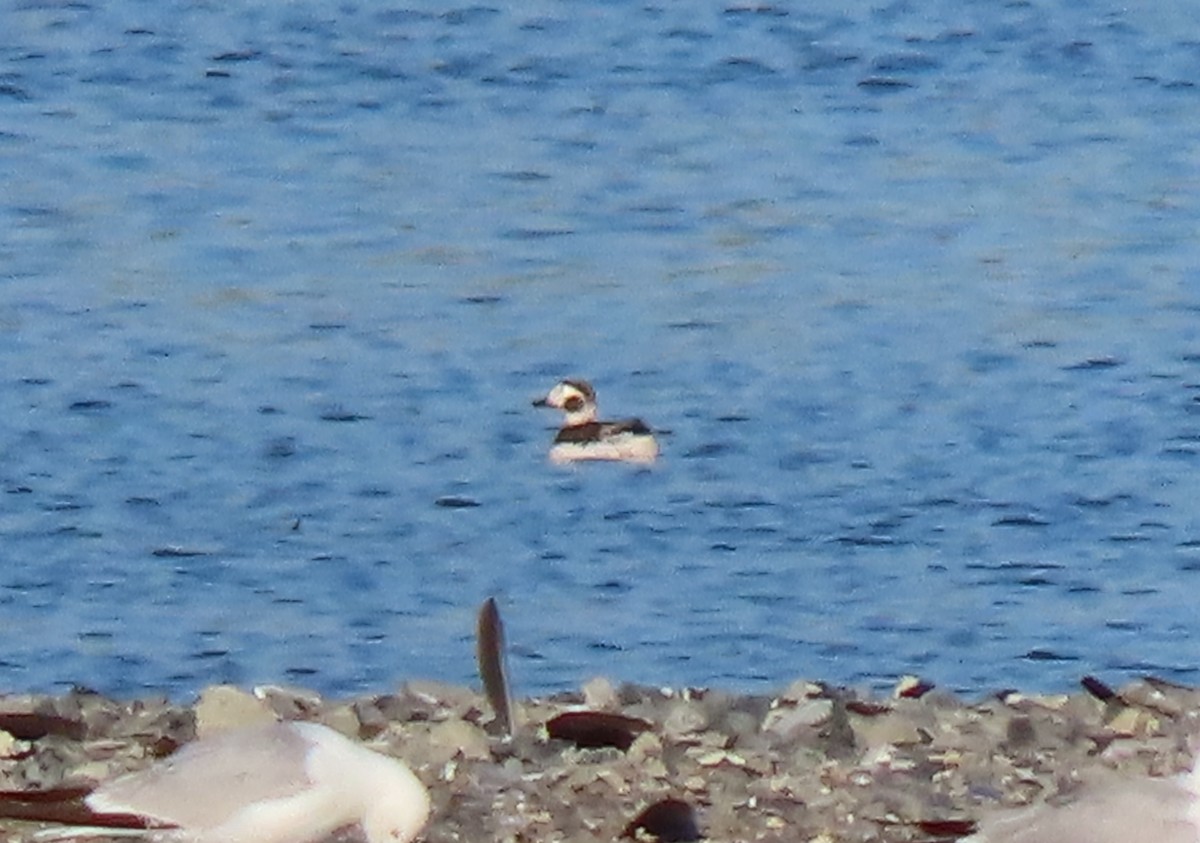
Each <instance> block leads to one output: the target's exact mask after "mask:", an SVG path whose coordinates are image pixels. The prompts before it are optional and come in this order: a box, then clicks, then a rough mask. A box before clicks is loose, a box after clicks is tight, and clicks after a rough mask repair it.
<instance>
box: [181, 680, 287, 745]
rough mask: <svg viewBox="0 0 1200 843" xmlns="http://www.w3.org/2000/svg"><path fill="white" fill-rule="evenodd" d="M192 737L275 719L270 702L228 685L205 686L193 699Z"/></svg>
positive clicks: (205, 735)
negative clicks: (196, 697) (194, 732)
mask: <svg viewBox="0 0 1200 843" xmlns="http://www.w3.org/2000/svg"><path fill="white" fill-rule="evenodd" d="M195 713H196V737H198V738H203V737H207V736H208V735H213V734H216V733H218V732H227V731H229V730H230V729H237V728H241V727H242V726H253V725H254V724H256V723H269V722H271V721H273V720H276V719H278V718H277V717H276V716H275V712H274V711H272V710H271V706H270V705H268V704H267V703H266V702H265V701H263V700H260V699H259V698H258V697H256V696H254V695H253V694H248V693H246V692H245V691H243V690H241V689H240V688H235V687H234V686H232V685H214V686H213V687H211V688H206V689H205V690H204V692H203V693H201V694H200V699H199V700H197V701H196V705H195Z"/></svg>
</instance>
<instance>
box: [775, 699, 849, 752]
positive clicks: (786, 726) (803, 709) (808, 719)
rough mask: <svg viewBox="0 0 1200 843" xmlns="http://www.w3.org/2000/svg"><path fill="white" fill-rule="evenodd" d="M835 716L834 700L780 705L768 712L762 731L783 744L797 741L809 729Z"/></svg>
mask: <svg viewBox="0 0 1200 843" xmlns="http://www.w3.org/2000/svg"><path fill="white" fill-rule="evenodd" d="M831 714H833V700H830V699H824V698H821V699H811V700H805V701H804V702H801V703H799V704H797V705H780V706H779V707H778V708H773V709H771V710H770V711H768V712H767V716H766V717H764V718H763V723H762V731H763V732H764V733H766V734H767V735H769V736H771V737H773V738H774V739H776V740H777V741H780V742H782V743H788V742H790V741H793V740H795V739H796V738H797V737H799V735H800V734H801V733H802V732H804V731H805V730H807V729H812V728H814V727H816V726H820V725H821V724H822V723H824V722H826V721H827V720H828V719H829V717H830V715H831Z"/></svg>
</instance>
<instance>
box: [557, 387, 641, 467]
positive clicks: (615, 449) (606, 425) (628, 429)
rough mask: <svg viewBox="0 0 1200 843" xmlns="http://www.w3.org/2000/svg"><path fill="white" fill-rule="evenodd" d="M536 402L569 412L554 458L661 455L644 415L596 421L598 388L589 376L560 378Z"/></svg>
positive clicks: (561, 460) (634, 459) (636, 458)
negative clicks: (569, 378) (582, 378)
mask: <svg viewBox="0 0 1200 843" xmlns="http://www.w3.org/2000/svg"><path fill="white" fill-rule="evenodd" d="M533 405H534V406H535V407H555V408H557V409H559V410H562V411H563V412H564V413H565V414H566V419H565V420H564V421H563V426H562V428H561V429H560V430H559V431H558V435H557V436H555V437H554V445H553V447H551V448H550V461H551V462H556V463H565V462H577V461H579V460H624V461H627V462H654V460H655V458H657V457H658V441H657V440H656V439H655V438H654V433H653V431H651V430H650V428H649V427H647V426H646V424H645V422H643V421H642V420H641V419H622V420H620V421H596V390H594V389H592V385H591V384H590V383H588V382H587V381H585V380H565V381H559V382H558V383H557V384H555V385H554V388H553V389H551V390H550V392H549V393H547V394H546V397H545V398H539V399H538V400H536V401H534V402H533Z"/></svg>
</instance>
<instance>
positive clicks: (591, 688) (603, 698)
mask: <svg viewBox="0 0 1200 843" xmlns="http://www.w3.org/2000/svg"><path fill="white" fill-rule="evenodd" d="M619 703H620V701H619V699H618V697H617V689H616V688H614V687H613V684H612V682H610V681H609V680H608V679H607V678H606V677H604V676H596V677H594V678H592V679H589V680H588V681H587V682H585V683H584V684H583V704H584V705H585V706H587V707H588V708H589V709H591V710H592V711H615V710H616V709H617V707H618V705H619Z"/></svg>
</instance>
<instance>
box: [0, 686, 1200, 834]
mask: <svg viewBox="0 0 1200 843" xmlns="http://www.w3.org/2000/svg"><path fill="white" fill-rule="evenodd" d="M581 712H582V713H581ZM563 715H567V716H565V717H564V716H563ZM277 718H283V719H298V720H313V721H319V722H322V723H325V724H326V725H328V726H331V727H332V728H334V729H337V730H338V731H340V732H342V733H344V734H347V735H350V736H353V737H356V738H358V739H360V740H363V741H364V742H366V743H367V744H368V745H369V746H372V747H374V748H376V749H379V750H380V751H383V752H386V753H388V754H392V755H396V756H398V757H401V758H403V759H404V760H405V761H407V762H408V764H409V766H411V767H412V769H413V770H414V772H416V774H417V775H418V776H419V777H420V778H421V780H422V781H423V782H424V783H425V784H426V786H427V787H428V788H429V791H430V794H431V795H432V798H433V803H434V809H433V815H432V817H431V820H430V822H429V825H428V827H427V828H426V830H425V833H424V835H423V839H424V840H426V841H429V843H443V842H445V843H449V841H472V843H476V842H477V841H481V840H495V841H514V842H515V841H556V840H563V841H567V840H569V841H584V840H587V841H592V840H596V841H600V840H604V841H611V840H617V839H619V838H621V837H622V836H626V837H633V838H641V839H656V838H657V839H663V840H688V839H696V838H697V837H703V838H705V839H709V840H714V841H726V840H728V841H734V840H736V841H752V840H753V841H821V843H824V841H830V843H832V841H921V840H951V839H955V838H956V837H959V836H962V835H963V834H966V833H968V832H969V831H970V829H971V827H972V822H973V820H975V819H977V818H978V817H980V816H981V815H984V814H986V813H987V812H989V811H996V810H1003V809H1004V808H1006V807H1009V806H1018V805H1026V804H1031V803H1036V802H1041V801H1047V800H1049V801H1052V802H1053V801H1057V800H1069V799H1070V798H1071V794H1072V793H1073V792H1074V791H1075V790H1076V789H1077V788H1079V787H1080V786H1081V785H1084V784H1086V783H1088V782H1090V781H1093V780H1096V779H1101V778H1104V777H1107V776H1113V775H1129V776H1141V775H1169V774H1172V773H1175V772H1178V771H1180V770H1183V769H1186V768H1187V767H1188V766H1189V765H1190V762H1191V750H1190V749H1189V739H1190V738H1192V737H1194V736H1195V735H1198V734H1200V728H1197V722H1198V718H1200V691H1197V690H1196V689H1192V688H1186V687H1180V686H1177V685H1173V684H1170V683H1167V682H1162V681H1159V680H1155V679H1149V678H1148V679H1145V680H1142V681H1138V682H1134V683H1132V684H1130V685H1128V686H1126V687H1124V688H1120V689H1117V690H1113V689H1110V688H1107V687H1106V686H1104V685H1103V684H1102V683H1100V682H1098V681H1096V680H1094V679H1086V680H1084V682H1083V687H1082V689H1081V690H1080V691H1078V692H1077V693H1074V694H1070V695H1023V694H1020V693H1016V692H1005V693H1001V694H997V695H995V696H993V697H989V698H986V699H982V700H978V701H965V700H962V699H960V698H959V697H957V696H955V695H952V694H947V693H943V692H941V691H939V690H938V689H936V688H930V687H929V686H927V685H925V684H923V683H920V682H917V681H915V680H905V681H904V682H901V683H900V684H899V685H898V686H897V688H896V689H895V692H894V693H893V694H891V695H890V696H881V697H877V696H871V695H860V694H858V693H855V692H853V691H849V690H845V689H837V688H831V687H829V686H826V685H823V684H821V683H816V682H806V681H797V682H795V683H793V684H792V685H791V686H789V687H788V688H786V689H783V690H782V691H780V692H779V693H777V694H773V695H735V694H729V693H725V692H722V691H719V690H699V689H689V690H675V691H672V690H663V689H654V688H645V687H635V686H620V687H614V686H613V685H612V684H611V683H610V682H608V681H607V680H604V679H597V680H593V681H592V682H589V683H588V684H587V685H585V687H584V688H583V689H581V690H580V691H579V692H578V693H572V694H562V695H558V696H554V697H549V698H544V699H531V700H524V701H520V702H518V703H516V704H515V720H516V723H517V728H516V733H515V735H514V736H512V737H511V738H510V737H505V736H500V735H497V734H495V732H496V728H495V727H496V724H495V723H494V722H493V716H492V712H491V708H490V706H489V705H488V703H487V701H486V699H485V698H484V696H483V695H482V694H480V693H477V692H476V691H473V690H471V689H468V688H462V687H456V686H449V685H443V684H439V683H435V682H425V681H413V682H409V683H407V684H406V685H405V686H404V687H403V688H401V689H400V690H398V691H396V692H395V693H389V694H381V695H377V696H366V697H361V698H357V699H353V700H324V699H322V698H321V697H320V696H319V695H317V694H315V693H311V692H308V691H304V690H298V689H288V688H278V687H264V688H258V689H255V690H254V691H244V690H239V689H236V688H232V687H227V686H218V687H213V688H210V689H208V690H206V691H205V692H204V693H203V694H201V696H200V697H199V699H198V700H197V702H196V703H195V704H194V705H191V706H183V705H178V704H173V703H170V702H169V701H167V700H165V699H154V700H137V701H124V702H122V701H116V700H111V699H107V698H105V697H102V696H100V695H97V694H92V693H88V692H84V691H76V692H73V693H70V694H67V695H63V696H30V695H10V696H7V697H4V698H2V699H0V790H2V791H3V793H2V794H0V815H2V816H3V817H5V819H3V820H0V830H2V831H3V834H4V838H5V839H6V840H10V841H26V840H32V839H34V835H35V834H36V833H37V831H38V829H41V828H44V827H46V824H47V822H52V821H59V822H61V821H68V822H71V821H78V818H79V814H78V810H79V807H80V805H81V803H80V796H81V794H83V793H85V792H86V791H87V790H88V789H89V788H90V787H91V786H92V785H93V784H94V783H95V782H97V781H100V780H103V779H105V778H108V777H109V776H112V775H115V774H117V773H119V772H123V771H125V770H130V769H136V768H139V767H143V766H145V765H147V764H149V763H150V762H151V761H153V760H155V759H157V758H161V757H163V756H165V755H168V754H170V752H172V751H173V750H174V749H175V748H177V747H178V746H180V745H182V744H183V743H186V742H187V741H190V740H193V739H194V738H196V737H197V736H201V735H204V734H209V733H212V732H214V731H219V730H222V729H226V728H230V727H233V726H238V725H249V724H251V723H254V722H257V721H259V720H264V719H277ZM552 735H553V736H552ZM652 806H657V807H652ZM647 809H650V810H649V812H648V813H644V812H646V811H647Z"/></svg>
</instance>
